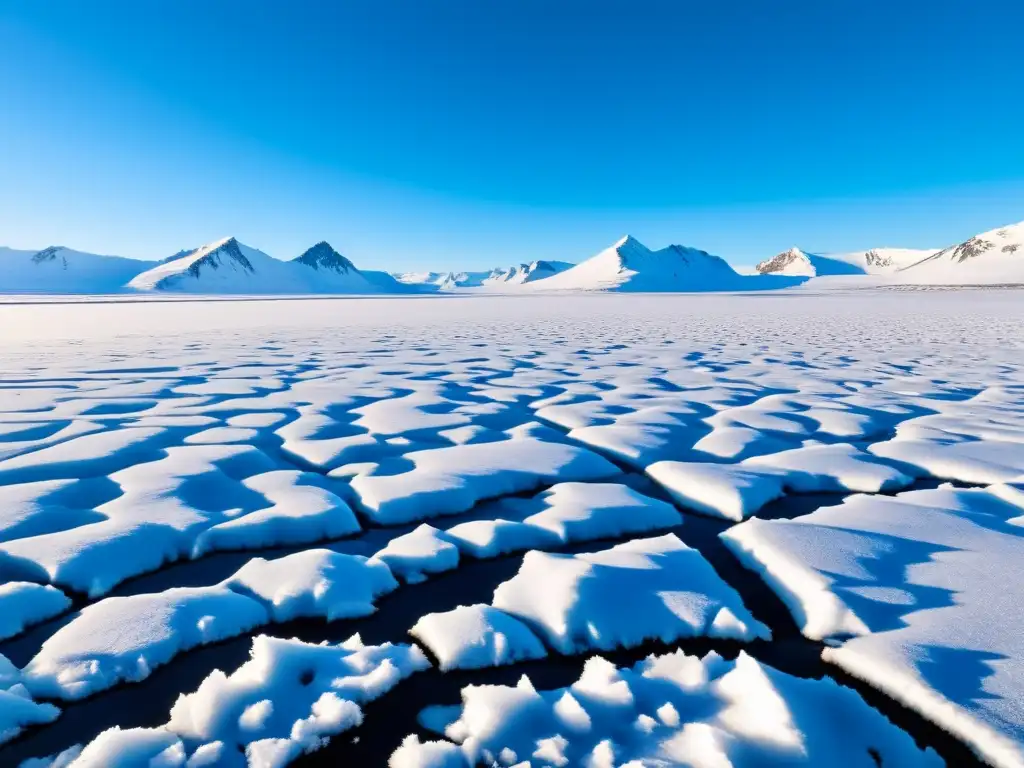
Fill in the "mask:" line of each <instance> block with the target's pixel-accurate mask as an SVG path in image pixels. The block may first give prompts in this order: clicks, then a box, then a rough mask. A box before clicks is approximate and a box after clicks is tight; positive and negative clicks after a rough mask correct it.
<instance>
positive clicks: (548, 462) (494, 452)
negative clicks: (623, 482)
mask: <svg viewBox="0 0 1024 768" xmlns="http://www.w3.org/2000/svg"><path fill="white" fill-rule="evenodd" d="M404 459H405V460H406V461H409V462H412V464H413V467H412V468H411V469H409V470H408V471H406V472H401V473H398V474H394V475H358V476H356V477H355V478H353V480H352V489H353V490H354V491H355V492H356V494H358V497H359V502H360V505H361V506H362V508H363V510H364V511H365V512H366V514H367V515H368V516H369V517H371V518H372V519H373V520H374V521H376V522H378V523H382V524H388V525H394V524H397V523H405V522H410V521H413V520H422V519H425V518H430V517H436V516H439V515H453V514H458V513H459V512H465V511H466V510H468V509H470V508H471V507H472V506H473V505H474V504H476V503H477V502H478V501H482V500H483V499H486V498H490V497H493V496H503V495H506V494H509V493H517V492H520V491H528V490H530V489H532V488H535V487H537V486H538V485H540V484H541V483H543V482H545V481H553V480H555V479H559V480H600V479H604V478H607V477H612V476H614V475H616V474H618V473H619V470H618V469H617V468H616V467H615V466H614V465H613V464H611V463H609V462H608V461H606V460H605V459H603V458H601V457H600V456H598V455H596V454H594V453H591V452H590V451H587V450H585V449H583V448H578V447H576V446H572V445H565V444H559V443H550V442H546V441H544V440H538V439H535V438H520V439H516V438H511V439H508V440H503V441H500V442H493V443H473V444H470V445H455V446H451V447H449V448H433V449H428V450H423V451H413V452H412V453H407V454H405V456H404Z"/></svg>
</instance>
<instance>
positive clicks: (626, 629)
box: [492, 534, 770, 654]
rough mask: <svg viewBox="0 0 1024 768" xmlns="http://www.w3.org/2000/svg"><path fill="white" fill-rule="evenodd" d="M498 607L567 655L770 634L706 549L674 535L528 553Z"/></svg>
mask: <svg viewBox="0 0 1024 768" xmlns="http://www.w3.org/2000/svg"><path fill="white" fill-rule="evenodd" d="M492 605H493V606H494V607H495V608H498V609H500V610H502V611H504V612H506V613H509V614H511V615H513V616H515V617H517V618H519V619H522V620H523V621H524V622H525V623H526V624H527V625H528V626H530V628H531V629H533V630H534V631H536V632H537V633H538V634H539V635H540V636H541V637H542V638H543V639H544V640H545V641H546V642H547V644H548V645H550V646H551V647H552V648H554V649H555V650H557V651H559V652H560V653H563V654H573V653H579V652H581V651H586V650H611V649H614V648H629V647H632V646H636V645H640V644H641V643H643V642H645V641H647V640H661V641H662V642H665V643H669V642H672V641H673V640H679V639H680V638H684V637H699V636H706V637H721V638H731V639H735V640H753V639H755V638H759V637H760V638H768V637H769V636H770V632H769V630H768V628H767V627H765V626H764V625H763V624H761V623H760V622H759V621H757V620H756V619H754V618H753V617H752V616H751V615H750V613H749V612H748V611H747V609H746V607H745V606H744V605H743V603H742V601H741V600H740V597H739V595H738V594H736V592H735V591H734V590H733V589H732V587H730V586H729V585H728V584H726V583H725V582H724V581H722V580H721V578H720V577H719V576H718V574H717V573H715V571H714V569H713V568H712V567H711V566H710V565H709V564H708V562H707V561H706V560H705V559H704V558H703V557H702V556H701V554H700V552H698V551H697V550H695V549H690V548H689V547H687V546H686V545H685V544H683V542H681V541H680V540H679V539H678V538H677V537H676V536H674V535H673V534H667V535H665V536H661V537H658V538H653V539H635V540H633V541H629V542H626V543H624V544H618V545H616V546H614V547H612V548H611V549H606V550H603V551H600V552H594V553H589V554H579V555H557V554H548V553H545V552H537V551H530V552H527V553H526V555H525V556H524V557H523V563H522V566H521V567H520V568H519V573H517V574H516V575H515V576H514V577H513V578H512V579H510V580H508V581H506V582H504V583H503V584H501V585H499V586H498V588H497V589H496V590H495V591H494V599H493V600H492Z"/></svg>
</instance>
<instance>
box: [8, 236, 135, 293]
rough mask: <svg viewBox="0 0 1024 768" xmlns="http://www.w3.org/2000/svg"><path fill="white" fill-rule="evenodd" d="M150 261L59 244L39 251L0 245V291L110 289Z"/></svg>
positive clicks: (131, 276) (62, 291) (49, 291)
mask: <svg viewBox="0 0 1024 768" xmlns="http://www.w3.org/2000/svg"><path fill="white" fill-rule="evenodd" d="M151 264H152V262H148V261H139V260H136V259H125V258H122V257H121V256H100V255H99V254H95V253H83V252H81V251H76V250H73V249H71V248H65V247H63V246H59V245H52V246H50V247H49V248H44V249H43V250H41V251H20V250H14V249H12V248H0V292H2V293H78V294H87V293H114V292H116V291H119V290H121V289H122V288H123V287H124V285H125V283H127V282H128V281H129V280H131V279H132V278H133V277H135V276H136V275H137V274H139V273H140V272H142V271H144V270H146V269H148V268H149V266H150V265H151Z"/></svg>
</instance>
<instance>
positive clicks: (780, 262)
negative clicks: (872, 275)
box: [757, 248, 865, 277]
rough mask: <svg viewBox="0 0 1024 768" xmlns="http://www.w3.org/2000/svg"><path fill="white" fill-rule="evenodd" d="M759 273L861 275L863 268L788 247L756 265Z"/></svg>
mask: <svg viewBox="0 0 1024 768" xmlns="http://www.w3.org/2000/svg"><path fill="white" fill-rule="evenodd" d="M757 272H758V274H761V275H788V276H790V277H823V276H826V275H863V274H865V269H864V268H863V267H860V266H858V265H856V264H854V263H851V262H850V261H847V260H844V259H840V258H837V257H830V256H821V255H818V254H816V253H807V252H806V251H801V250H800V249H799V248H790V249H789V250H788V251H783V252H782V253H780V254H777V255H775V256H773V257H772V258H770V259H765V260H764V261H762V262H761V263H760V264H758V265H757Z"/></svg>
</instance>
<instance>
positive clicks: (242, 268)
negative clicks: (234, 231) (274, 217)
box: [128, 237, 270, 291]
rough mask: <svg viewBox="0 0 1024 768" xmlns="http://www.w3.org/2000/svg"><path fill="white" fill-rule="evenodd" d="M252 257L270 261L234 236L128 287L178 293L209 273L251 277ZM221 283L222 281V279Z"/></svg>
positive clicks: (165, 264)
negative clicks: (256, 255) (260, 257)
mask: <svg viewBox="0 0 1024 768" xmlns="http://www.w3.org/2000/svg"><path fill="white" fill-rule="evenodd" d="M254 254H260V256H264V257H265V258H270V257H269V256H266V254H262V253H260V251H256V250H255V249H253V248H249V247H248V246H245V245H242V244H241V243H239V242H238V240H236V239H235V238H234V237H224V238H221V239H220V240H215V241H214V242H212V243H208V244H207V245H204V246H203V247H201V248H197V249H196V250H194V251H192V252H191V253H188V254H186V255H184V256H180V257H179V258H176V259H172V260H170V261H165V262H163V263H161V264H158V265H157V266H155V267H153V268H152V269H150V270H147V271H146V272H143V273H142V274H141V275H137V276H136V277H135V278H133V279H132V281H131V282H130V283H128V287H129V288H134V289H136V290H143V291H151V290H179V289H182V288H183V287H184V284H186V283H190V282H195V281H199V280H200V279H201V278H203V277H205V276H206V275H208V274H209V273H212V272H223V273H225V274H229V273H230V274H236V273H240V274H242V275H253V274H255V272H256V268H255V267H254V266H253V262H252V260H253V256H254ZM220 282H223V278H222V280H221V281H220Z"/></svg>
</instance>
